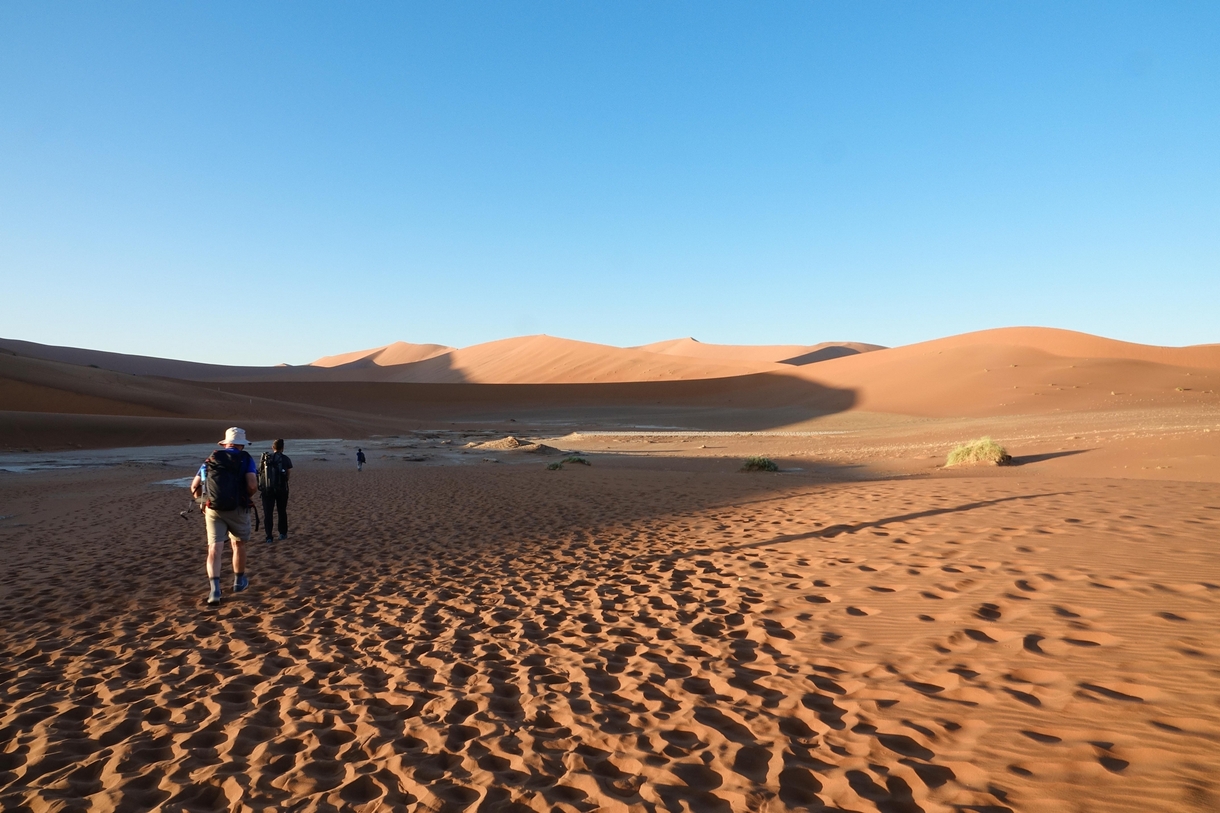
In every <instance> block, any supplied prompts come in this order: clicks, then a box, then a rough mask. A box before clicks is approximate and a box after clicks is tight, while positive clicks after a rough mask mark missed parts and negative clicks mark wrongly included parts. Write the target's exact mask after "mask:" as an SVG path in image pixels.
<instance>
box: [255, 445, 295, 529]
mask: <svg viewBox="0 0 1220 813" xmlns="http://www.w3.org/2000/svg"><path fill="white" fill-rule="evenodd" d="M291 474H292V460H291V458H289V457H288V455H286V454H284V439H283V438H278V439H277V440H275V441H274V442H273V443H272V444H271V451H270V452H263V456H262V457H260V458H259V460H258V490H259V491H261V492H262V494H263V527H264V528H265V529H266V530H267V541H268V542H270V541H272V533H271V531H272V525H274V519H275V518H274V516H273V514H272V511H274V512H275V513H276V514H279V518H280V540H281V541H282V540H284V539H287V538H288V478H289V476H290V475H291Z"/></svg>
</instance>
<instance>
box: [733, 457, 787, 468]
mask: <svg viewBox="0 0 1220 813" xmlns="http://www.w3.org/2000/svg"><path fill="white" fill-rule="evenodd" d="M741 470H742V471H779V466H777V465H776V464H775V461H774V460H772V459H771V458H769V457H761V456H759V455H754V456H753V457H747V458H746V462H745V463H743V464H742V466H741Z"/></svg>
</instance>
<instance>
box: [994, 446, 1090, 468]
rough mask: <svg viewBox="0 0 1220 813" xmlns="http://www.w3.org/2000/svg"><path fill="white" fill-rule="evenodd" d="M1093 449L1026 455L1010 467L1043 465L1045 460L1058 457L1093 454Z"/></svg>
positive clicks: (1015, 460) (1013, 460)
mask: <svg viewBox="0 0 1220 813" xmlns="http://www.w3.org/2000/svg"><path fill="white" fill-rule="evenodd" d="M1091 451H1093V450H1092V449H1072V450H1071V451H1067V452H1047V453H1046V454H1026V455H1019V456H1017V457H1014V458H1013V459H1012V463H1011V464H1010V465H1013V466H1028V465H1029V464H1030V463H1041V462H1042V461H1043V460H1054V459H1055V458H1058V457H1072V456H1073V455H1078V454H1084V453H1085V452H1091Z"/></svg>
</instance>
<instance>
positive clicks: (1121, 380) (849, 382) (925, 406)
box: [798, 328, 1220, 417]
mask: <svg viewBox="0 0 1220 813" xmlns="http://www.w3.org/2000/svg"><path fill="white" fill-rule="evenodd" d="M798 374H800V375H802V376H805V377H809V378H811V379H813V380H816V381H820V382H822V383H824V384H827V385H830V386H833V387H841V388H846V389H850V390H852V391H854V392H855V393H856V395H857V402H856V408H858V409H864V410H869V411H876V412H892V413H901V414H909V415H924V416H930V417H950V416H983V415H998V414H1028V413H1043V412H1053V411H1065V412H1066V411H1079V410H1098V409H1126V408H1133V407H1152V406H1156V407H1164V406H1184V407H1185V406H1196V405H1214V406H1217V407H1220V398H1218V397H1217V395H1216V391H1217V390H1220V345H1196V346H1192V347H1153V346H1149V345H1139V344H1131V343H1128V342H1119V341H1114V340H1111V339H1105V338H1101V337H1098V336H1090V335H1088V334H1084V333H1075V332H1072V331H1067V330H1056V329H1051V328H1002V329H997V330H986V331H979V332H976V333H967V334H962V335H960V336H950V337H948V338H944V339H937V340H934V341H929V342H921V343H919V344H912V345H907V346H905V347H896V348H892V349H888V350H879V351H876V352H873V353H867V354H861V355H856V356H851V357H848V358H840V359H833V360H830V361H826V362H823V363H821V364H817V365H815V366H813V367H806V368H800V370H799V373H798Z"/></svg>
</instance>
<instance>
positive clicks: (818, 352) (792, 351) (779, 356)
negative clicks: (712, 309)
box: [633, 336, 882, 365]
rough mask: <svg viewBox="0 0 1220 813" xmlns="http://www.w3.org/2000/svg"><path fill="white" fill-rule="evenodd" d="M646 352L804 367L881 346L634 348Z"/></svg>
mask: <svg viewBox="0 0 1220 813" xmlns="http://www.w3.org/2000/svg"><path fill="white" fill-rule="evenodd" d="M633 349H635V350H645V351H647V352H649V353H662V354H664V355H668V356H684V357H687V358H697V359H705V360H707V361H717V362H750V363H758V362H772V363H785V364H798V365H799V364H806V363H811V362H814V361H822V360H824V359H827V358H837V357H839V356H848V355H855V354H856V353H867V352H869V351H871V350H880V349H882V348H881V346H880V345H876V344H864V343H862V342H822V343H820V344H812V345H803V344H767V345H736V344H705V343H704V342H701V341H699V340H698V339H692V338H690V337H689V336H688V337H686V338H684V339H670V340H668V341H664V342H655V343H653V344H645V345H642V346H640V347H636V348H633Z"/></svg>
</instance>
